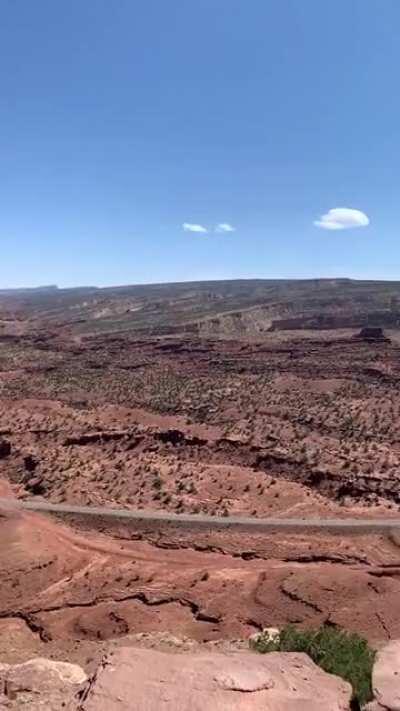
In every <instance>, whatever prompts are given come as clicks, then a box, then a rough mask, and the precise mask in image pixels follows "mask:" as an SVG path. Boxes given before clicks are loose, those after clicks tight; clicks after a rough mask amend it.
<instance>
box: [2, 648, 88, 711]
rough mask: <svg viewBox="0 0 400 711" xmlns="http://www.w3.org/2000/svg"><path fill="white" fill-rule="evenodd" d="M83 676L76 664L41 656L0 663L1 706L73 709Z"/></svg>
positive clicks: (45, 710) (46, 710)
mask: <svg viewBox="0 0 400 711" xmlns="http://www.w3.org/2000/svg"><path fill="white" fill-rule="evenodd" d="M86 679H87V677H86V674H85V672H84V671H83V669H81V667H79V666H78V665H76V664H69V663H67V662H54V661H52V660H50V659H42V658H40V657H38V658H37V659H31V660H30V661H29V662H24V663H23V664H0V709H1V710H2V709H19V708H24V709H29V711H61V709H63V710H67V711H69V710H70V709H71V711H72V710H73V709H75V708H76V705H77V702H76V694H77V692H78V690H79V689H80V687H81V685H82V684H83V683H84V682H85V681H86Z"/></svg>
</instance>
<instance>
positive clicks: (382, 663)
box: [369, 640, 400, 711]
mask: <svg viewBox="0 0 400 711" xmlns="http://www.w3.org/2000/svg"><path fill="white" fill-rule="evenodd" d="M372 687H373V691H374V696H375V701H374V702H373V704H371V705H370V707H369V709H370V711H380V710H382V711H400V641H399V640H392V641H391V642H389V644H387V645H386V646H385V647H383V649H381V650H380V652H378V654H377V657H376V661H375V664H374V669H373V672H372Z"/></svg>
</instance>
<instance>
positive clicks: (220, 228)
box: [215, 222, 236, 232]
mask: <svg viewBox="0 0 400 711" xmlns="http://www.w3.org/2000/svg"><path fill="white" fill-rule="evenodd" d="M235 230H236V227H233V225H230V224H229V222H220V223H219V225H217V226H216V228H215V231H216V232H234V231H235Z"/></svg>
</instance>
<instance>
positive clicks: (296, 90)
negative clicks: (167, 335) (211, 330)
mask: <svg viewBox="0 0 400 711" xmlns="http://www.w3.org/2000/svg"><path fill="white" fill-rule="evenodd" d="M399 26H400V2H398V0H251V2H244V1H243V0H170V1H169V2H166V1H165V0H146V2H132V0H115V2H110V0H90V2H82V0H68V2H66V1H63V0H57V2H54V0H35V1H34V2H27V0H3V2H2V3H1V21H0V81H1V85H0V245H1V261H0V287H6V286H21V285H38V284H45V283H58V284H59V285H62V286H73V285H78V284H98V285H111V284H121V283H137V282H156V281H179V280H190V279H213V278H215V279H218V278H235V277H308V276H353V277H358V278H400V269H399V267H400V240H399V223H400V219H399V213H400V170H399V158H400V92H399V90H398V72H399V66H400V42H399V37H398V34H399ZM336 208H349V209H357V210H360V211H362V212H363V213H364V214H365V215H366V216H367V217H368V220H369V224H368V225H367V226H354V225H355V223H356V224H357V223H358V222H359V216H357V214H355V216H354V213H351V214H350V222H352V224H353V228H352V229H326V224H325V225H322V226H316V225H315V224H314V223H315V222H316V221H319V222H321V216H322V215H325V216H327V215H328V217H325V218H323V219H322V222H325V223H326V221H328V222H331V223H332V221H333V222H335V213H331V214H330V216H329V211H330V210H333V209H336ZM336 217H337V215H336ZM348 217H349V215H344V217H343V215H339V218H338V219H339V222H340V221H342V223H343V224H339V225H336V226H339V227H340V226H348V223H349V220H348ZM362 220H364V221H365V218H364V217H363V218H361V221H362ZM185 223H186V224H187V225H200V226H202V227H203V228H204V229H207V232H199V231H197V232H193V231H190V229H189V228H187V227H186V229H184V228H183V225H184V224H185ZM220 224H226V225H231V226H232V227H234V228H235V229H234V231H226V230H225V231H224V230H221V229H220V231H215V230H216V226H217V225H220ZM328 226H329V225H328ZM330 226H331V227H332V224H331V225H330Z"/></svg>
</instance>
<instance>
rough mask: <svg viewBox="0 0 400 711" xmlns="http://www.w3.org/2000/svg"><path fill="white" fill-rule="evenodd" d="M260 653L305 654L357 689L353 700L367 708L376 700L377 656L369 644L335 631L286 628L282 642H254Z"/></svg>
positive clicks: (260, 638) (263, 639)
mask: <svg viewBox="0 0 400 711" xmlns="http://www.w3.org/2000/svg"><path fill="white" fill-rule="evenodd" d="M250 646H251V647H252V648H253V649H255V650H256V651H257V652H261V653H262V654H265V653H266V652H305V654H308V656H309V657H310V658H311V659H312V660H313V662H315V664H318V666H319V667H321V669H323V670H324V671H326V672H328V674H336V676H340V677H341V678H342V679H345V681H348V682H349V684H351V686H352V688H353V700H354V701H355V702H356V703H357V702H358V704H359V706H361V707H362V706H363V705H364V704H366V703H367V702H368V701H370V700H371V699H372V686H371V674H372V667H373V663H374V659H375V652H374V650H373V649H371V648H370V647H369V646H368V642H367V641H366V640H365V639H363V638H362V637H359V636H358V635H357V634H352V633H348V632H344V631H342V630H338V629H336V628H335V627H321V628H320V629H318V630H305V631H304V630H297V629H296V628H294V627H292V626H290V625H289V626H287V627H284V628H283V629H282V630H281V632H280V634H279V638H277V639H276V640H271V639H270V638H269V636H268V634H266V635H262V634H260V635H259V636H258V637H257V638H256V639H253V640H251V641H250Z"/></svg>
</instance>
